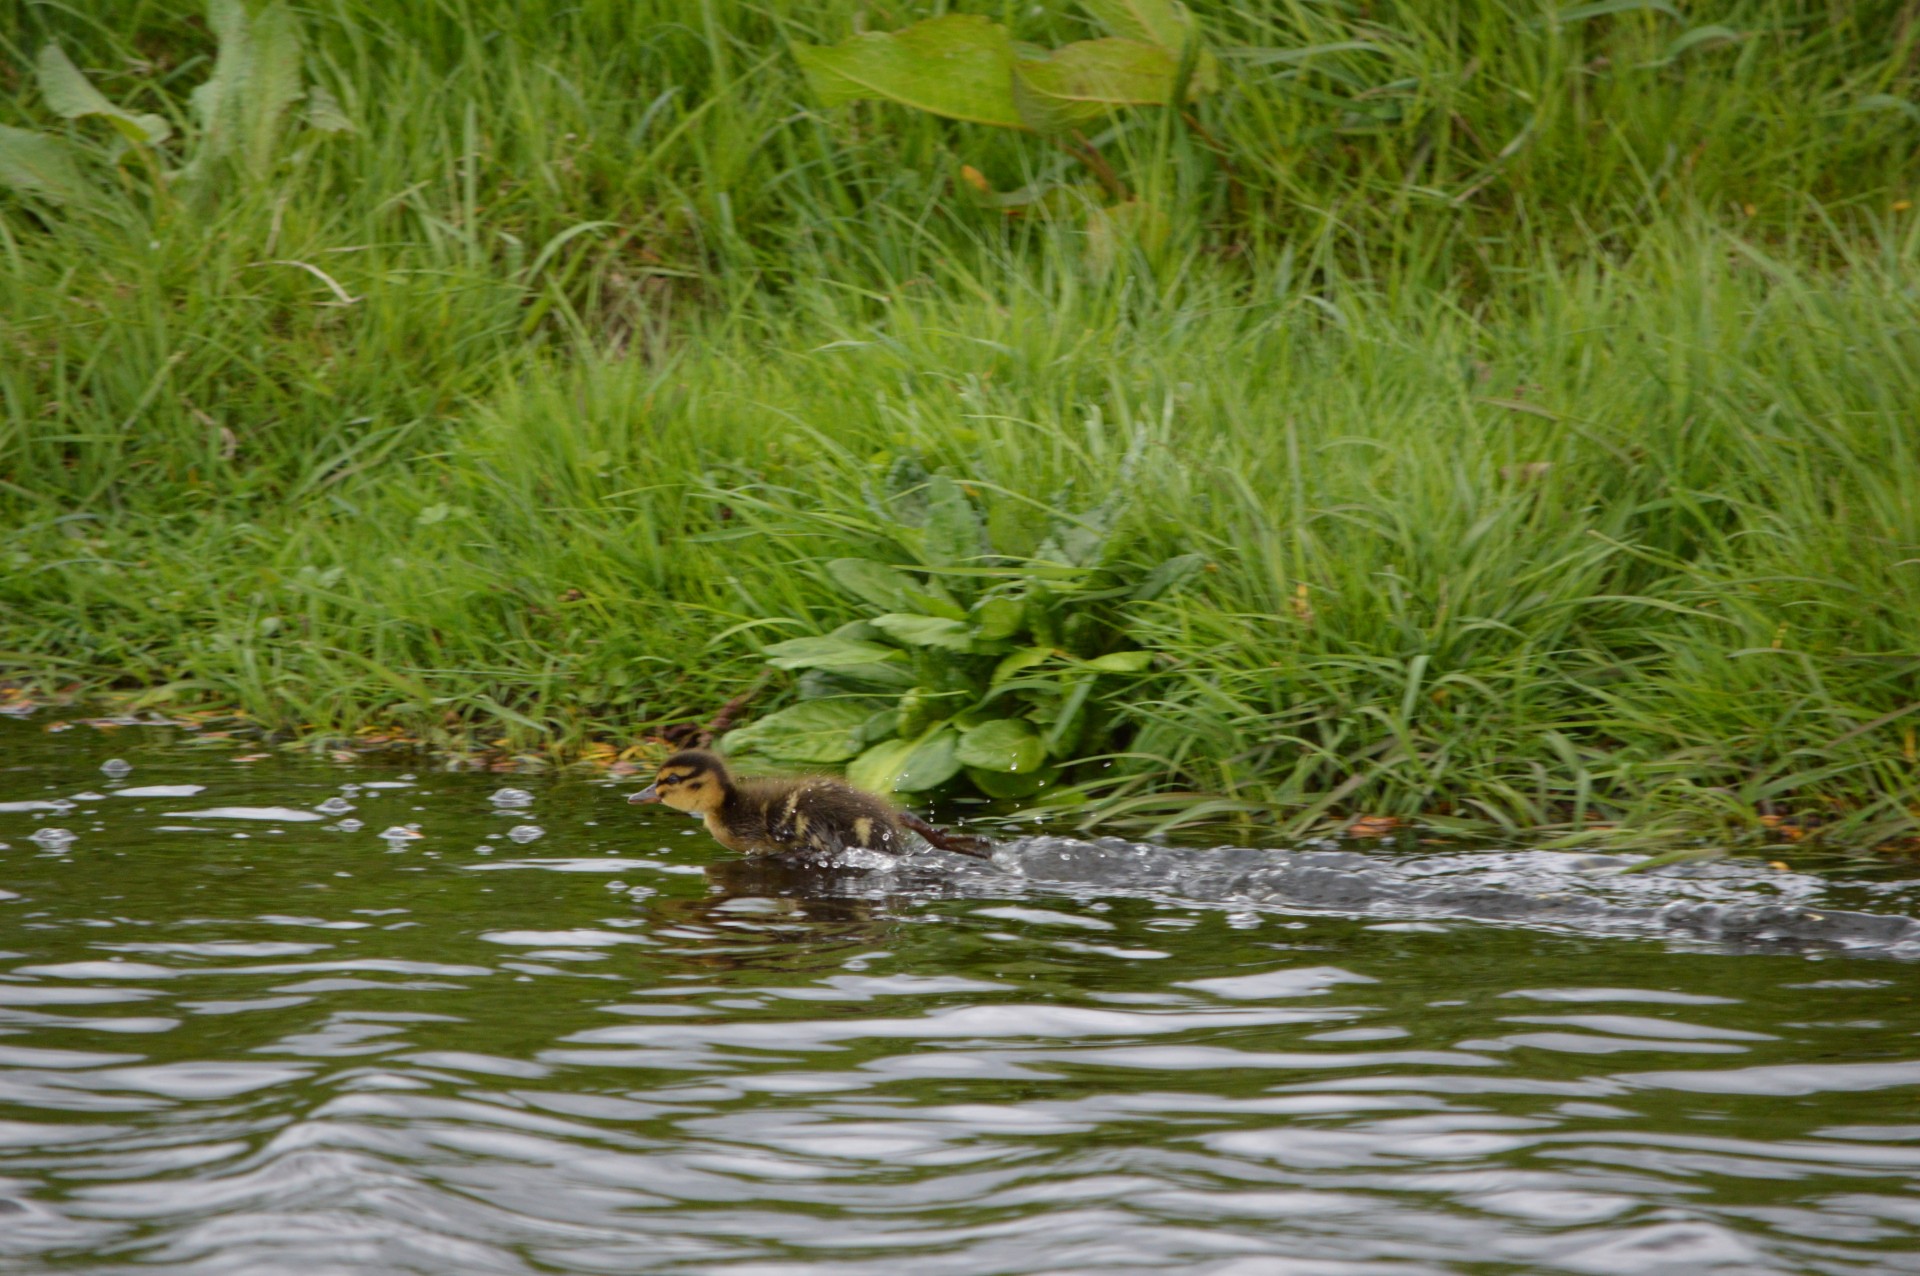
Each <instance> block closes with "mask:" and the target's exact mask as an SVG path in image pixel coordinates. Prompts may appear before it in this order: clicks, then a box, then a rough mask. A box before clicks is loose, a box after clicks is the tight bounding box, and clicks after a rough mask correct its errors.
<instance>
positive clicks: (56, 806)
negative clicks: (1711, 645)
mask: <svg viewBox="0 0 1920 1276" xmlns="http://www.w3.org/2000/svg"><path fill="white" fill-rule="evenodd" d="M168 735H169V733H166V732H149V731H145V730H141V729H124V730H120V731H113V732H96V731H94V730H92V729H89V728H84V727H83V728H76V729H74V730H73V731H71V732H68V733H65V734H62V735H54V736H49V735H47V734H45V733H44V732H43V731H41V730H40V729H39V728H38V725H37V724H31V723H28V724H15V723H0V804H5V805H0V842H5V843H7V844H8V849H6V850H4V851H0V888H3V889H4V894H3V895H0V1271H45V1270H50V1269H58V1270H76V1271H110V1270H117V1269H120V1268H123V1267H143V1268H150V1269H158V1270H164V1271H179V1272H196V1273H198V1272H206V1273H221V1272H232V1273H247V1274H248V1276H252V1274H254V1273H277V1272H287V1273H295V1272H297V1273H301V1276H311V1274H313V1273H333V1272H342V1273H346V1272H352V1273H395V1272H433V1273H523V1272H524V1273H533V1272H556V1271H558V1272H591V1273H598V1272H639V1271H647V1272H727V1273H740V1274H742V1276H745V1274H752V1276H770V1274H772V1273H799V1272H804V1273H843V1272H844V1273H876V1274H877V1273H895V1272H899V1271H902V1270H912V1271H914V1272H916V1273H925V1274H927V1276H937V1274H941V1273H966V1274H968V1276H972V1274H975V1273H1001V1272H1005V1273H1025V1272H1036V1273H1037V1272H1047V1273H1063V1272H1064V1273H1082V1272H1084V1273H1104V1272H1127V1271H1180V1272H1199V1273H1214V1274H1219V1276H1256V1274H1261V1276H1264V1274H1265V1273H1288V1274H1292V1273H1309V1274H1313V1276H1318V1274H1321V1273H1329V1274H1334V1273H1339V1274H1344V1273H1367V1274H1373V1273H1434V1272H1472V1273H1481V1272H1488V1273H1491V1272H1516V1273H1517V1272H1538V1271H1567V1272H1582V1273H1613V1272H1619V1273H1639V1272H1657V1271H1675V1272H1678V1271H1686V1272H1689V1273H1692V1272H1716V1271H1717V1272H1729V1273H1732V1272H1738V1273H1748V1272H1773V1271H1783V1272H1784V1271H1792V1272H1822V1273H1840V1272H1890V1271H1920V1194H1916V1191H1915V1188H1916V1186H1917V1185H1920V1184H1917V1182H1916V1180H1917V1179H1920V1105H1916V1103H1915V1098H1916V1092H1920V1035H1917V1034H1920V1005H1917V1004H1916V1000H1915V993H1916V977H1915V976H1916V968H1915V967H1914V966H1913V965H1912V964H1910V963H1908V962H1905V961H1902V960H1899V959H1898V958H1900V957H1901V956H1902V955H1904V954H1908V953H1911V952H1912V951H1913V947H1912V939H1911V936H1912V934H1913V933H1914V932H1913V931H1911V930H1910V929H1909V928H1910V925H1911V924H1910V923H1908V922H1906V921H1904V920H1903V918H1904V917H1905V916H1907V915H1910V914H1912V913H1914V912H1915V911H1920V910H1917V909H1916V907H1915V901H1916V895H1915V892H1914V890H1913V888H1912V887H1911V886H1909V885H1907V884H1905V883H1902V882H1900V881H1897V880H1888V881H1883V882H1878V883H1876V882H1872V881H1860V882H1856V883H1854V884H1851V885H1834V884H1831V883H1827V882H1823V881H1822V880H1821V879H1819V878H1817V877H1814V876H1812V875H1807V874H1800V873H1780V872H1778V871H1775V870H1768V869H1765V868H1764V867H1757V866H1738V867H1735V868H1731V869H1729V868H1725V867H1722V868H1716V869H1709V870H1706V871H1704V872H1694V873H1690V874H1686V873H1683V874H1652V875H1643V876H1631V877H1626V878H1622V877H1619V876H1617V875H1614V874H1611V873H1609V872H1606V871H1604V869H1605V867H1606V866H1605V865H1604V864H1595V863H1591V862H1583V861H1580V860H1578V859H1577V858H1576V857H1567V856H1547V855H1538V854H1536V855H1526V854H1509V855H1490V856H1481V857H1478V858H1475V857H1472V856H1469V855H1462V854H1437V853H1436V854H1429V855H1414V856H1398V857H1395V856H1391V855H1386V854H1378V853H1375V854H1367V855H1363V856H1351V855H1350V853H1349V852H1344V851H1343V852H1322V853H1318V854H1317V856H1316V854H1315V853H1311V852H1310V853H1307V854H1305V855H1285V854H1275V853H1271V852H1231V853H1225V854H1222V855H1219V856H1215V857H1212V858H1209V859H1202V858H1199V857H1196V856H1194V855H1191V854H1189V853H1184V852H1174V851H1167V850H1161V849H1155V848H1150V847H1135V846H1128V845H1126V844H1121V843H1105V844H1097V845H1090V844H1077V845H1076V844H1070V843H1064V842H1060V841H1048V840H1036V841H1031V842H1027V843H1023V844H1018V845H1015V846H1012V847H1010V848H1008V849H1007V850H1005V851H1003V852H1002V856H1001V862H1000V863H998V864H996V865H992V866H987V865H977V864H972V863H969V862H965V861H962V860H959V859H957V858H951V857H946V856H928V857H926V858H925V860H923V861H919V860H917V861H915V862H912V863H910V864H908V865H906V866H904V867H900V868H888V869H883V870H877V871H873V872H868V873H865V874H864V875H863V874H862V873H860V872H858V871H853V870H839V871H826V870H806V869H795V868H779V867H772V866H767V865H751V864H741V863H739V862H736V861H734V860H732V859H731V857H729V856H727V855H726V853H724V852H722V851H720V850H719V849H718V848H717V847H715V846H714V845H712V844H711V842H709V841H708V840H707V838H706V837H705V835H704V834H703V833H701V832H700V831H699V830H698V828H697V826H694V825H692V824H690V823H688V822H687V821H685V820H683V819H682V818H680V817H676V816H673V815H671V814H670V813H665V812H662V811H661V810H659V809H658V808H649V809H636V808H630V807H628V806H626V805H625V804H624V802H623V801H622V798H623V796H624V790H622V789H620V788H615V787H609V786H603V785H600V784H596V783H592V782H586V781H568V782H551V781H543V780H540V779H538V778H528V777H517V776H516V777H513V783H514V786H515V787H516V788H519V789H524V790H525V791H526V793H527V794H528V795H530V796H529V797H528V798H527V800H525V801H519V800H514V801H509V802H502V801H499V800H498V794H497V790H499V789H500V787H501V785H500V777H498V776H464V775H441V774H431V773H427V772H424V771H422V772H421V773H420V774H419V775H418V776H417V777H415V778H414V779H412V780H410V781H409V780H402V779H401V778H400V776H401V775H402V774H403V772H401V771H400V770H399V769H398V768H397V767H390V766H379V765H361V766H351V765H346V766H343V765H334V764H329V763H322V762H310V761H292V760H287V759H282V758H277V757H269V758H263V759H261V760H259V761H256V762H253V763H236V762H234V761H231V760H230V758H229V755H228V754H223V753H221V752H220V751H219V750H217V749H207V748H198V749H195V748H188V747H185V746H184V745H182V744H180V743H178V742H177V740H176V741H174V742H169V741H168V740H167V739H166V738H165V737H167V736H168ZM112 758H120V759H124V760H125V761H127V762H130V763H131V764H132V769H131V771H128V772H125V773H123V774H120V775H109V774H107V773H104V772H103V771H102V769H101V764H102V763H103V762H104V761H106V760H108V759H112ZM195 786H198V787H197V788H196V787H195ZM629 787H630V786H629ZM136 794H138V796H135V795H136ZM23 804H27V805H23ZM343 808H350V809H343ZM516 827H518V828H526V829H538V830H540V835H539V836H538V837H537V838H533V839H531V840H527V841H517V840H515V839H514V838H513V837H512V833H511V831H512V830H513V829H515V828H516ZM52 829H64V830H66V832H67V834H68V836H67V837H66V838H64V839H63V838H52V839H49V838H45V837H41V838H40V839H39V840H37V841H36V840H34V836H35V835H36V834H37V833H45V832H47V831H49V830H52ZM383 831H385V832H384V835H383ZM397 832H404V833H405V834H407V836H398V835H396V833H397ZM522 836H523V837H524V836H526V835H525V834H522ZM1853 914H1862V915H1867V914H1871V915H1872V916H1863V917H1855V916H1853ZM1487 919H1491V920H1487Z"/></svg>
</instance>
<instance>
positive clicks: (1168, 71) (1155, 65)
mask: <svg viewBox="0 0 1920 1276" xmlns="http://www.w3.org/2000/svg"><path fill="white" fill-rule="evenodd" d="M1179 71H1180V58H1179V53H1178V50H1173V51H1169V50H1167V49H1164V48H1161V47H1160V46H1158V45H1153V44H1145V43H1142V42H1141V41H1139V40H1117V39H1111V40H1082V41H1080V42H1079V43H1077V44H1069V45H1067V46H1065V47H1064V48H1059V49H1054V50H1052V51H1051V52H1048V51H1046V50H1033V51H1032V52H1030V53H1029V52H1026V51H1024V50H1023V51H1021V52H1020V53H1018V54H1017V55H1016V56H1015V58H1014V60H1013V97H1014V101H1015V103H1016V104H1017V105H1018V106H1019V108H1020V114H1021V117H1022V118H1023V119H1025V120H1026V122H1027V123H1028V125H1029V126H1031V127H1032V128H1033V129H1034V130H1036V131H1037V132H1041V133H1064V132H1066V131H1068V130H1070V129H1075V128H1080V127H1083V126H1085V125H1088V124H1093V123H1095V122H1097V121H1099V120H1101V119H1104V118H1105V117H1106V115H1107V113H1108V112H1109V111H1111V110H1112V109H1113V108H1114V107H1118V106H1165V105H1166V104H1167V103H1168V102H1169V101H1171V100H1172V98H1173V88H1174V79H1175V77H1176V76H1177V75H1178V74H1179Z"/></svg>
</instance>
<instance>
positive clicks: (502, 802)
mask: <svg viewBox="0 0 1920 1276" xmlns="http://www.w3.org/2000/svg"><path fill="white" fill-rule="evenodd" d="M487 801H489V802H491V803H493V804H494V805H495V806H504V807H522V806H532V805H533V794H531V793H529V792H527V791H526V790H525V789H497V790H495V791H494V794H493V796H492V797H490V798H488V799H487Z"/></svg>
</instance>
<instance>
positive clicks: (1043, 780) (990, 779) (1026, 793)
mask: <svg viewBox="0 0 1920 1276" xmlns="http://www.w3.org/2000/svg"><path fill="white" fill-rule="evenodd" d="M967 778H968V779H969V780H972V781H973V783H974V787H976V788H978V789H979V790H980V791H981V792H982V793H984V794H986V795H987V796H988V797H992V798H1029V797H1032V796H1033V795H1034V794H1036V793H1038V792H1039V791H1040V790H1042V789H1044V788H1046V787H1047V786H1048V785H1050V784H1053V783H1054V782H1055V781H1057V780H1058V779H1059V778H1060V768H1059V767H1055V766H1047V767H1040V768H1039V769H1037V770H1033V771H1020V772H1014V771H985V770H981V769H980V768H979V767H968V768H967Z"/></svg>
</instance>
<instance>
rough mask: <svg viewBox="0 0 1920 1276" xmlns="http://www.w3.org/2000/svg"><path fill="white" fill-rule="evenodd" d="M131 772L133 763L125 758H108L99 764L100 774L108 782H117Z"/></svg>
mask: <svg viewBox="0 0 1920 1276" xmlns="http://www.w3.org/2000/svg"><path fill="white" fill-rule="evenodd" d="M132 770H133V763H131V762H129V761H127V760H126V759H125V758H108V759H107V760H106V761H105V762H102V763H101V764H100V772H101V774H103V775H105V776H106V777H107V778H108V779H110V780H117V779H119V778H120V777H121V776H123V775H126V774H128V773H129V772H131V771H132Z"/></svg>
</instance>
